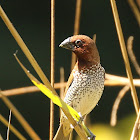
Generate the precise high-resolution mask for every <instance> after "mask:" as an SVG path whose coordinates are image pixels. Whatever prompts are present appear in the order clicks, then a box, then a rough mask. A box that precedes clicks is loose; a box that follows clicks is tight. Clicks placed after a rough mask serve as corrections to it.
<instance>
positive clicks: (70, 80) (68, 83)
mask: <svg viewBox="0 0 140 140" xmlns="http://www.w3.org/2000/svg"><path fill="white" fill-rule="evenodd" d="M77 69H78V63H77V62H76V64H75V66H74V68H73V70H72V72H71V74H70V76H69V79H68V81H67V85H66V88H65V92H64V95H63V99H64V97H65V96H66V93H67V90H68V88H69V87H70V85H71V83H72V81H73V73H74V70H77Z"/></svg>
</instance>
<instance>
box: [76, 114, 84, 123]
mask: <svg viewBox="0 0 140 140" xmlns="http://www.w3.org/2000/svg"><path fill="white" fill-rule="evenodd" d="M78 114H79V116H80V119H79V121H78V122H77V124H81V123H82V122H83V121H84V118H83V117H82V114H81V113H80V112H79V113H78Z"/></svg>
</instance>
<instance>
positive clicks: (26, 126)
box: [0, 91, 40, 140]
mask: <svg viewBox="0 0 140 140" xmlns="http://www.w3.org/2000/svg"><path fill="white" fill-rule="evenodd" d="M0 94H1V95H2V96H1V98H2V100H3V102H4V103H5V104H6V105H7V107H8V108H9V109H11V110H12V113H13V114H14V116H15V117H16V119H17V120H18V121H19V122H20V124H21V125H22V127H23V128H24V129H25V131H26V132H27V133H28V135H29V136H30V137H31V138H32V139H35V140H40V138H39V136H38V135H37V134H36V133H35V131H34V130H33V129H32V127H31V126H30V125H29V124H28V123H27V121H26V120H25V119H24V117H23V116H22V115H21V114H20V113H19V111H18V110H17V109H16V108H15V106H14V105H13V104H12V103H11V102H10V100H9V99H8V98H7V97H5V96H4V95H3V94H2V91H0Z"/></svg>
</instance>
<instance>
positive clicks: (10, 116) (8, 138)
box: [7, 110, 12, 140]
mask: <svg viewBox="0 0 140 140" xmlns="http://www.w3.org/2000/svg"><path fill="white" fill-rule="evenodd" d="M11 114H12V111H11V110H10V114H9V123H8V129H7V140H9V133H10V132H9V130H10V125H11Z"/></svg>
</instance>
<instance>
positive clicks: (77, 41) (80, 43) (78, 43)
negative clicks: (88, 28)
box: [75, 39, 83, 47]
mask: <svg viewBox="0 0 140 140" xmlns="http://www.w3.org/2000/svg"><path fill="white" fill-rule="evenodd" d="M82 44H83V42H82V41H81V40H79V39H78V40H76V41H75V45H76V47H80V46H81V45H82Z"/></svg>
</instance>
